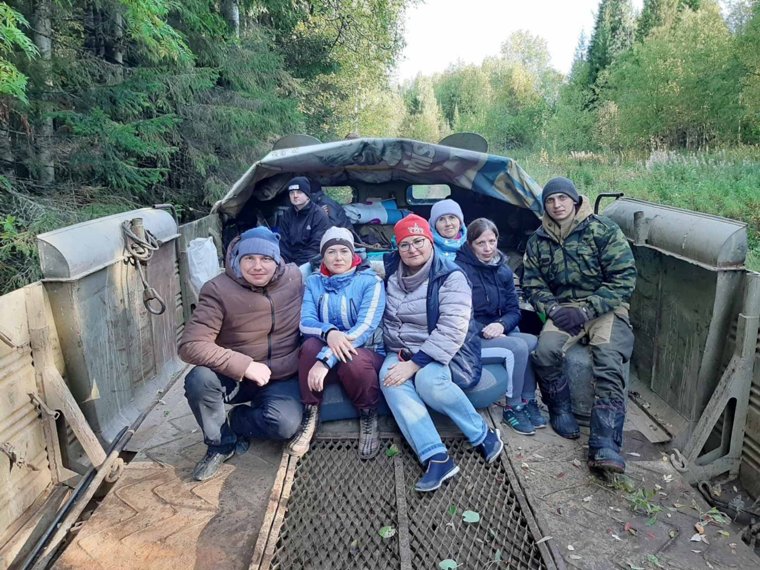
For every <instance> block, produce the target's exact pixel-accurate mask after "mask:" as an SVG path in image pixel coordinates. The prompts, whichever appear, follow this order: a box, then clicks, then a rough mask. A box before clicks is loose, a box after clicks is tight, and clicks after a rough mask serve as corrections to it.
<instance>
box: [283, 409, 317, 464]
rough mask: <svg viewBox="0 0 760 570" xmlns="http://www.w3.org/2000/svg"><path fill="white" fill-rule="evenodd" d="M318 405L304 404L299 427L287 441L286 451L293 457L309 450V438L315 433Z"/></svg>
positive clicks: (312, 437) (302, 454) (301, 455)
mask: <svg viewBox="0 0 760 570" xmlns="http://www.w3.org/2000/svg"><path fill="white" fill-rule="evenodd" d="M318 423H319V406H304V410H303V419H302V420H301V427H299V428H298V431H297V432H296V435H294V436H293V437H292V438H291V440H290V441H289V442H288V447H287V452H288V453H289V454H290V455H292V456H294V457H303V456H304V455H305V454H306V452H307V451H309V445H310V444H311V440H312V439H314V436H315V435H316V433H317V424H318Z"/></svg>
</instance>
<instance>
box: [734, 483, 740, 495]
mask: <svg viewBox="0 0 760 570" xmlns="http://www.w3.org/2000/svg"><path fill="white" fill-rule="evenodd" d="M733 488H734V493H738V492H739V489H737V488H736V485H734V487H733Z"/></svg>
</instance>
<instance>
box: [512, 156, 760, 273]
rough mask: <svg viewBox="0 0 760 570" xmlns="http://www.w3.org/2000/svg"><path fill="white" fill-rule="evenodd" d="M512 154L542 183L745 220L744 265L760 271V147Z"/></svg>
mask: <svg viewBox="0 0 760 570" xmlns="http://www.w3.org/2000/svg"><path fill="white" fill-rule="evenodd" d="M510 156H511V157H512V158H514V159H515V160H517V162H518V163H519V164H520V165H521V166H522V167H523V168H524V169H525V170H526V171H527V172H528V173H529V174H530V175H531V176H533V178H535V179H536V181H538V182H539V183H540V184H545V183H546V182H547V181H548V180H549V179H550V178H552V177H554V176H566V177H568V178H570V179H571V180H573V181H574V182H575V184H576V185H577V187H578V190H579V191H580V192H582V193H583V194H586V195H587V196H588V197H589V198H590V199H591V200H594V199H595V198H596V196H597V195H598V194H600V193H601V192H623V193H625V195H626V196H629V197H632V198H640V199H642V200H648V201H651V202H656V203H659V204H666V205H669V206H675V207H678V208H686V209H689V210H695V211H697V212H703V213H706V214H714V215H718V216H723V217H726V218H731V219H734V220H739V221H741V222H745V223H746V224H747V234H748V241H749V251H748V253H747V262H746V263H747V268H748V269H752V270H753V271H760V148H758V147H740V148H733V149H729V150H720V151H712V152H702V153H688V154H685V153H676V152H672V151H671V152H664V151H655V152H654V153H652V154H650V155H649V156H647V157H646V158H641V157H635V156H621V155H608V154H596V153H563V154H551V155H550V154H549V153H548V152H547V151H545V150H541V151H536V152H530V153H528V152H520V151H516V152H512V153H510Z"/></svg>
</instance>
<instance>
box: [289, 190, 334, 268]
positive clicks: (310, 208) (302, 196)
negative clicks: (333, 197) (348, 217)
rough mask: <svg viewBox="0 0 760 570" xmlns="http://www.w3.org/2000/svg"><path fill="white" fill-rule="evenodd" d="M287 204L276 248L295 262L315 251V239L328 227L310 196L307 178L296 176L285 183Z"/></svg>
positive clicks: (316, 248) (304, 260)
mask: <svg viewBox="0 0 760 570" xmlns="http://www.w3.org/2000/svg"><path fill="white" fill-rule="evenodd" d="M287 190H288V196H289V198H290V204H291V206H292V207H291V208H289V209H288V210H287V211H286V212H285V213H284V214H283V216H282V219H281V220H280V228H279V231H280V238H281V239H280V252H281V253H282V256H283V257H284V258H285V259H286V260H287V261H290V262H293V263H295V264H296V265H303V264H304V263H308V262H309V261H311V259H312V258H313V257H315V256H317V255H318V254H319V242H320V240H321V239H322V236H323V235H324V233H325V232H326V231H327V229H328V228H329V227H330V222H329V220H328V219H327V214H325V212H324V210H322V208H320V207H319V206H318V205H317V204H315V203H314V202H313V201H312V199H311V182H309V179H308V178H306V177H304V176H296V177H295V178H293V179H292V180H291V181H290V182H288V185H287Z"/></svg>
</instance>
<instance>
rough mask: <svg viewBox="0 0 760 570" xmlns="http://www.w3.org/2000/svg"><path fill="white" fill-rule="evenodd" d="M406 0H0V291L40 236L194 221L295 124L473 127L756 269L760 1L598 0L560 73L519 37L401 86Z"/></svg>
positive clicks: (424, 134) (27, 260)
mask: <svg viewBox="0 0 760 570" xmlns="http://www.w3.org/2000/svg"><path fill="white" fill-rule="evenodd" d="M414 1H416V0H79V1H76V2H74V1H72V0H19V1H9V2H0V167H1V170H0V240H1V241H0V292H4V291H8V290H12V289H14V288H16V287H19V286H21V285H23V284H25V283H28V282H30V281H33V280H35V279H37V278H38V277H39V275H38V273H37V269H36V260H35V255H36V252H35V243H34V236H35V235H36V234H37V233H40V232H42V231H46V230H49V229H52V228H55V227H59V226H63V225H67V224H70V223H74V222H77V221H82V220H84V219H87V218H91V217H96V216H100V215H104V214H108V213H112V212H116V211H122V210H126V209H131V208H133V207H138V206H142V205H150V204H153V203H158V202H172V203H174V204H176V205H178V207H179V210H180V215H181V217H182V219H183V220H188V219H192V218H194V217H197V216H199V215H203V214H204V213H205V212H207V211H208V209H209V207H210V205H211V204H213V203H214V201H216V200H217V199H219V198H220V197H221V196H222V195H223V194H224V193H225V192H226V191H227V189H228V188H229V187H230V185H231V184H232V183H233V182H234V181H235V180H237V178H238V177H239V176H240V175H241V174H242V173H243V172H244V171H245V169H246V168H247V167H248V166H249V165H250V164H251V163H252V162H254V161H255V160H256V159H257V158H259V157H261V156H262V155H263V154H264V153H265V152H267V151H268V150H269V148H270V147H271V144H272V142H273V141H274V140H276V139H277V138H278V137H280V136H282V135H284V134H291V133H297V132H305V133H308V134H312V135H314V136H316V137H318V138H320V139H321V140H325V141H326V140H335V139H339V138H343V137H344V136H346V134H348V133H352V132H355V133H360V134H361V135H364V136H405V137H411V138H418V139H423V140H428V141H437V140H440V138H442V137H443V136H445V135H446V134H448V133H450V132H454V131H476V132H479V133H481V134H483V135H484V136H485V137H486V138H487V139H488V140H489V142H490V144H491V149H492V150H493V151H495V152H500V153H502V152H503V153H507V154H509V155H512V156H514V157H515V158H517V159H518V161H520V162H521V164H522V165H523V166H524V167H526V169H527V170H528V172H530V173H532V174H533V176H535V177H536V179H537V180H538V181H539V182H540V183H541V182H545V181H546V177H548V176H551V175H556V174H563V175H567V176H571V177H573V178H574V179H576V181H577V182H578V184H579V186H580V187H581V188H582V189H583V190H584V191H586V192H588V193H590V194H593V193H595V192H599V191H607V190H610V189H615V188H622V189H624V190H625V191H627V192H631V193H633V194H634V195H640V196H642V197H645V198H648V199H654V200H657V201H661V202H666V203H674V204H675V205H684V206H686V207H690V208H694V209H699V210H702V211H709V212H713V213H720V214H724V215H729V216H732V217H737V218H739V219H742V220H744V221H747V222H748V223H749V224H750V239H751V248H752V251H751V256H753V255H754V256H755V258H753V259H754V261H753V263H758V264H760V257H759V256H760V253H758V252H760V243H758V235H760V197H758V194H760V192H758V190H757V189H758V188H760V157H759V156H758V155H759V154H760V153H759V151H758V148H760V147H759V146H758V145H760V0H729V1H724V2H720V3H718V2H716V1H715V0H645V1H644V4H643V8H642V10H641V12H640V13H638V14H637V13H635V12H634V10H633V8H632V5H631V2H630V0H601V1H600V3H599V7H598V9H597V13H596V21H595V26H594V29H593V30H592V32H591V34H590V35H589V36H588V37H585V36H582V37H581V38H579V42H578V46H577V50H576V54H575V60H574V64H573V67H572V70H571V71H570V73H569V74H568V75H567V76H563V75H562V74H560V73H559V72H557V71H556V70H554V69H553V68H552V67H551V66H550V64H549V54H548V50H547V46H546V42H545V40H544V39H542V38H540V37H537V36H536V35H534V34H532V33H530V32H529V31H521V32H517V33H514V34H512V35H511V36H509V37H505V38H504V43H503V45H502V48H501V51H500V53H499V54H496V55H494V56H492V57H489V58H486V59H485V60H484V61H483V62H482V64H480V65H465V64H457V63H455V64H452V66H451V67H450V68H449V69H448V70H446V71H445V72H443V73H440V74H437V75H434V76H430V77H426V76H418V77H417V78H416V79H414V80H413V81H410V82H407V83H405V84H402V85H397V84H395V83H394V80H393V69H394V65H395V64H396V62H397V61H398V58H399V56H400V54H401V51H402V48H403V33H404V30H403V21H404V12H405V10H406V8H407V7H408V5H410V4H411V3H412V2H414ZM428 1H431V0H428ZM463 9H466V8H463Z"/></svg>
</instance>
